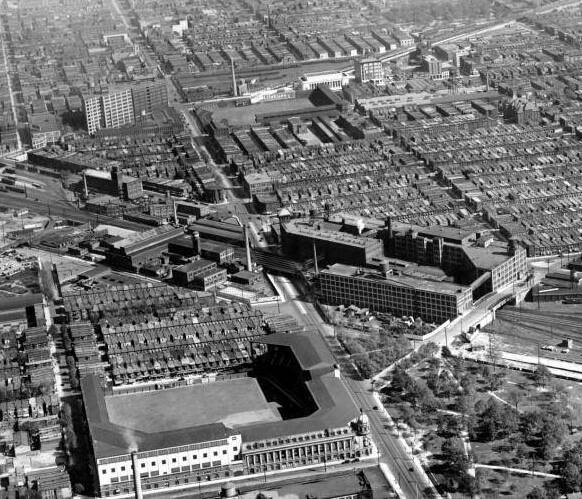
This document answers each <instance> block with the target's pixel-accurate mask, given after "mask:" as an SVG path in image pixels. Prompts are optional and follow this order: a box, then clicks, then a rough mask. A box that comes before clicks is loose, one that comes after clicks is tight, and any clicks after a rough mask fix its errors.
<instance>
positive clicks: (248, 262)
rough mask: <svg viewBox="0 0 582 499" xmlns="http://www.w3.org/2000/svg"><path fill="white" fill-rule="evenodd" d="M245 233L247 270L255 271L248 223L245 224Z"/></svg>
mask: <svg viewBox="0 0 582 499" xmlns="http://www.w3.org/2000/svg"><path fill="white" fill-rule="evenodd" d="M243 234H244V237H245V248H246V250H247V270H248V271H249V272H252V271H253V262H252V260H251V246H250V243H249V228H248V226H247V225H243Z"/></svg>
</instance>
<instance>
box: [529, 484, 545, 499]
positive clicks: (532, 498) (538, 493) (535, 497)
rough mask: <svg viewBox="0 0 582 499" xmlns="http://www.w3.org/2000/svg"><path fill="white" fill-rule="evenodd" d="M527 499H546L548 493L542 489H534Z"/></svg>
mask: <svg viewBox="0 0 582 499" xmlns="http://www.w3.org/2000/svg"><path fill="white" fill-rule="evenodd" d="M526 498H527V499H546V492H545V491H544V489H542V488H540V487H534V488H533V489H532V490H531V491H530V493H529V494H528V495H527V496H526Z"/></svg>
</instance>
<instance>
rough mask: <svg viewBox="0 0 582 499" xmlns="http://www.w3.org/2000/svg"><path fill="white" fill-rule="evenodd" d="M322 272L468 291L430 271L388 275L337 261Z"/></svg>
mask: <svg viewBox="0 0 582 499" xmlns="http://www.w3.org/2000/svg"><path fill="white" fill-rule="evenodd" d="M321 273H322V274H332V275H333V274H335V275H341V276H346V277H354V278H357V279H363V280H373V281H385V282H386V283H387V284H392V285H394V286H400V287H406V288H413V289H418V290H422V291H429V292H435V293H441V294H448V295H457V294H459V293H461V292H464V291H467V290H468V289H469V288H468V287H467V286H461V285H459V284H454V283H451V282H448V281H445V280H442V279H440V278H439V277H436V278H435V280H431V279H430V278H431V277H432V276H431V275H429V274H428V273H422V274H420V275H419V276H418V277H415V276H411V275H402V274H401V275H392V274H390V275H388V276H387V277H386V276H385V275H384V274H383V273H381V272H378V271H375V270H372V269H362V268H361V267H354V266H352V265H344V264H342V263H335V264H333V265H330V266H329V267H328V268H326V269H324V270H322V271H321Z"/></svg>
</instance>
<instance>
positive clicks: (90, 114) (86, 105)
mask: <svg viewBox="0 0 582 499" xmlns="http://www.w3.org/2000/svg"><path fill="white" fill-rule="evenodd" d="M83 111H84V112H85V119H86V120H87V131H88V132H89V133H90V134H91V135H93V134H94V133H95V132H96V131H97V130H98V129H99V128H102V120H101V118H102V115H103V109H102V106H101V96H100V95H92V96H88V97H86V96H83Z"/></svg>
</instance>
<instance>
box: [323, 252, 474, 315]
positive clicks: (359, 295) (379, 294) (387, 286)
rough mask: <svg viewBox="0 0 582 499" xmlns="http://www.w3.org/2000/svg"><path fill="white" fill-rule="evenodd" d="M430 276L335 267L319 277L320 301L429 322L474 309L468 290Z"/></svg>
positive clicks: (468, 288) (325, 270) (471, 296)
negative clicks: (432, 278) (417, 318)
mask: <svg viewBox="0 0 582 499" xmlns="http://www.w3.org/2000/svg"><path fill="white" fill-rule="evenodd" d="M429 277H430V276H427V275H423V276H421V277H420V278H419V277H417V276H409V275H404V274H400V275H399V274H397V273H393V271H389V272H378V271H375V270H373V269H362V268H360V267H354V266H351V265H343V264H340V263H336V264H334V265H331V266H330V267H328V268H327V269H324V270H322V271H321V273H320V280H319V282H320V287H321V297H322V300H323V301H324V302H326V303H330V304H334V305H342V304H343V305H356V306H358V307H365V308H370V309H372V310H374V311H378V312H387V313H391V314H393V315H407V316H410V315H412V316H413V317H421V318H422V319H423V320H425V321H428V322H437V323H442V322H445V321H446V320H447V319H454V318H455V317H457V316H458V315H460V314H462V313H464V312H465V311H467V310H469V309H470V308H471V306H472V305H473V294H472V290H471V288H470V287H469V286H461V285H459V284H455V283H452V282H449V281H445V280H430V279H429Z"/></svg>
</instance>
